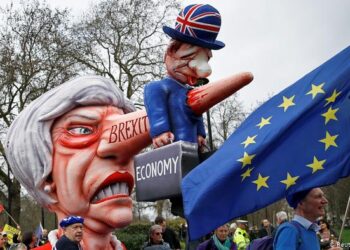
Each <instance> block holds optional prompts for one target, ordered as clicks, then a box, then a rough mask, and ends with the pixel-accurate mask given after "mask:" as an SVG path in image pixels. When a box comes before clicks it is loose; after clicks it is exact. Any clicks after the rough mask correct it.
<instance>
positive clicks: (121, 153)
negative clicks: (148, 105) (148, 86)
mask: <svg viewBox="0 0 350 250" xmlns="http://www.w3.org/2000/svg"><path fill="white" fill-rule="evenodd" d="M148 131H149V124H148V119H147V115H146V112H145V111H144V110H141V111H137V112H132V113H129V114H125V115H118V116H117V117H116V119H115V120H113V119H111V120H109V121H108V124H107V125H106V126H105V129H104V131H103V133H102V136H101V140H100V144H99V146H98V148H97V155H98V156H99V157H101V158H105V159H111V160H114V161H115V162H116V163H117V164H126V163H128V162H129V161H130V160H131V159H132V158H133V157H134V156H135V155H136V154H137V153H139V152H140V151H141V150H142V149H143V148H145V147H147V146H148V145H149V144H150V143H151V138H150V136H149V132H148Z"/></svg>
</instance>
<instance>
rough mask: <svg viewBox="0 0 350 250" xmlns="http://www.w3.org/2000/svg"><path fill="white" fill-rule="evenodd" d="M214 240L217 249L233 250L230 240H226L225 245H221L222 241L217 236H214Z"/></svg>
mask: <svg viewBox="0 0 350 250" xmlns="http://www.w3.org/2000/svg"><path fill="white" fill-rule="evenodd" d="M213 240H214V244H215V246H216V247H217V249H219V250H230V248H231V242H230V239H228V238H227V239H226V240H225V242H224V244H222V243H221V241H220V240H219V239H218V237H216V235H215V234H214V235H213Z"/></svg>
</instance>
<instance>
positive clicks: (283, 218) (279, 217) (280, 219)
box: [276, 211, 288, 226]
mask: <svg viewBox="0 0 350 250" xmlns="http://www.w3.org/2000/svg"><path fill="white" fill-rule="evenodd" d="M287 221H288V215H287V213H286V212H285V211H279V212H277V213H276V223H277V226H279V225H281V224H283V223H285V222H287Z"/></svg>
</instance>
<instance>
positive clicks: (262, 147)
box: [182, 47, 350, 239]
mask: <svg viewBox="0 0 350 250" xmlns="http://www.w3.org/2000/svg"><path fill="white" fill-rule="evenodd" d="M349 98H350V47H348V48H346V49H345V50H343V51H342V52H340V53H339V54H337V55H336V56H335V57H333V58H331V59H330V60H329V61H327V62H326V63H324V64H323V65H321V66H320V67H318V68H317V69H315V70H313V71H312V72H311V73H309V74H307V75H306V76H304V77H303V78H302V79H300V80H299V81H297V82H296V83H294V84H293V85H291V86H290V87H288V88H286V89H285V90H283V91H282V92H281V93H279V94H277V95H275V96H274V97H272V98H271V99H270V100H268V101H267V102H266V103H264V104H263V105H262V106H260V107H259V108H258V109H257V110H256V111H254V112H253V113H252V114H251V115H250V116H249V117H248V118H247V119H246V120H245V121H244V122H243V123H242V125H241V126H240V127H239V128H238V129H237V130H236V131H235V132H234V133H233V134H232V135H231V136H230V137H229V138H228V139H227V141H226V142H225V143H224V144H223V145H222V146H221V148H220V149H219V150H218V151H217V152H216V153H215V154H213V155H212V156H211V157H210V158H209V159H207V160H206V161H204V162H203V163H201V164H200V165H199V166H197V167H196V168H195V169H193V170H192V171H191V172H190V173H189V174H188V175H187V176H186V177H185V178H184V179H183V182H182V193H183V202H184V212H185V216H186V218H187V221H188V226H189V235H190V238H191V239H197V238H199V237H201V236H203V235H205V234H207V233H209V232H210V231H211V230H214V229H215V228H217V227H218V226H220V225H222V224H224V223H226V222H228V221H229V220H231V219H234V218H237V217H239V216H242V215H246V214H248V213H250V212H253V211H256V210H258V209H260V208H263V207H266V206H267V205H269V204H271V203H273V202H275V201H277V200H280V199H281V198H284V197H285V196H286V194H287V193H288V194H290V193H295V192H298V191H301V190H305V189H309V188H313V187H318V186H325V185H330V184H332V183H335V182H336V181H337V180H338V179H339V178H342V177H346V176H348V175H349V174H350V153H349V152H350V139H349V138H350V137H349V131H350V99H349Z"/></svg>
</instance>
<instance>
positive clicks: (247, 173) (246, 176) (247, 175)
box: [241, 168, 254, 182]
mask: <svg viewBox="0 0 350 250" xmlns="http://www.w3.org/2000/svg"><path fill="white" fill-rule="evenodd" d="M253 169H254V168H248V169H247V170H246V171H245V172H244V173H243V174H241V176H242V177H243V178H242V182H243V181H244V179H245V178H248V177H249V176H250V174H251V172H252V171H253Z"/></svg>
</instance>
